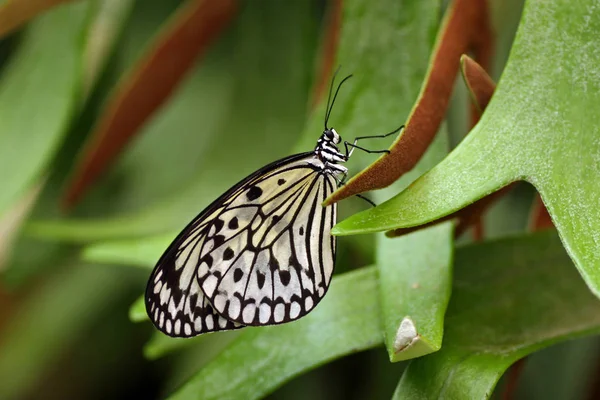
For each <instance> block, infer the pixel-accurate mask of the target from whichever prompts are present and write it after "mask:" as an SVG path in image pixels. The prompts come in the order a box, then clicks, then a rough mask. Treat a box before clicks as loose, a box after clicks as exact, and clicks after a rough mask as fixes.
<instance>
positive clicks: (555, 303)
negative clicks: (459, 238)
mask: <svg viewBox="0 0 600 400" xmlns="http://www.w3.org/2000/svg"><path fill="white" fill-rule="evenodd" d="M453 287H454V290H453V294H452V299H451V300H450V304H449V306H448V311H447V313H446V327H445V333H444V343H443V347H442V349H441V350H440V351H439V352H437V353H435V354H431V355H429V356H427V357H422V358H420V359H417V360H413V361H412V362H411V364H410V365H409V367H408V369H407V371H406V372H405V374H404V375H403V376H402V379H401V381H400V384H399V386H398V389H397V391H396V393H395V397H394V398H398V399H405V398H411V399H412V398H414V399H430V398H441V397H447V398H469V399H476V398H477V399H481V398H489V396H490V395H491V393H492V390H493V388H494V386H495V384H496V382H497V381H498V379H499V378H500V376H501V375H502V373H503V372H504V371H505V370H506V369H507V368H508V367H509V366H510V365H511V364H512V363H514V362H515V361H516V360H518V359H520V358H522V357H523V356H525V355H527V354H529V353H531V352H534V351H536V350H539V349H541V348H543V347H547V346H549V345H552V344H554V343H557V342H559V341H563V340H567V339H571V338H575V337H579V336H582V335H589V334H591V333H597V332H600V302H598V299H597V298H595V297H594V296H593V295H592V294H591V293H590V291H589V290H587V288H586V287H585V284H584V282H583V281H582V280H581V277H580V276H579V275H578V274H577V272H576V271H575V270H574V269H573V267H572V262H571V261H570V260H569V257H568V255H567V254H566V253H565V251H564V249H563V248H562V246H561V245H560V240H559V239H558V237H556V235H555V234H553V233H552V232H543V233H539V234H535V235H532V236H529V237H515V238H510V239H504V240H498V241H494V242H487V243H484V244H480V245H471V246H467V247H464V248H461V249H459V250H458V251H457V253H456V262H455V268H454V286H453ZM565 299H568V302H565ZM524 305H526V306H524Z"/></svg>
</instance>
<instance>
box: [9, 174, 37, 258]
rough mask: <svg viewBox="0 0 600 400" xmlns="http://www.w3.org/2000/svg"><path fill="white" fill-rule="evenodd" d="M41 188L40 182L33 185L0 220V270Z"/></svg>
mask: <svg viewBox="0 0 600 400" xmlns="http://www.w3.org/2000/svg"><path fill="white" fill-rule="evenodd" d="M42 186H43V183H42V182H40V183H38V184H37V185H34V186H33V187H32V188H31V189H30V190H29V191H28V192H27V193H25V195H24V196H23V198H21V199H19V200H18V201H17V202H16V203H15V205H14V206H13V207H12V208H11V209H9V210H8V211H7V212H6V213H4V215H3V216H2V218H1V219H0V270H2V269H4V268H5V266H6V262H7V260H8V259H9V256H10V255H11V252H12V248H13V245H14V242H15V240H16V237H17V232H18V230H19V227H20V226H21V223H22V222H23V220H24V219H25V218H26V217H27V215H28V214H29V212H30V211H31V208H32V207H33V205H34V203H35V200H36V199H37V197H38V195H39V194H40V190H41V188H42Z"/></svg>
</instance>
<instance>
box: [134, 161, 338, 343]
mask: <svg viewBox="0 0 600 400" xmlns="http://www.w3.org/2000/svg"><path fill="white" fill-rule="evenodd" d="M314 162H316V161H315V160H314V157H313V153H304V154H298V155H295V156H291V157H288V158H285V159H282V160H279V161H276V162H274V163H272V164H270V165H268V166H266V167H264V168H262V169H260V170H259V171H256V172H255V173H254V174H252V175H250V176H249V177H247V178H246V179H244V180H243V181H241V182H240V183H238V184H237V185H235V186H234V187H232V188H231V189H230V190H228V191H227V192H226V193H225V194H223V195H222V196H221V197H219V198H218V199H217V200H216V201H214V202H213V203H212V204H211V205H210V206H208V207H207V208H206V209H205V210H204V211H202V212H201V213H200V214H199V215H198V216H197V217H196V218H195V219H194V220H193V221H192V222H191V223H190V224H189V225H188V226H187V227H186V228H185V229H184V230H183V231H182V232H181V233H180V234H179V236H178V237H177V238H176V239H175V240H174V241H173V243H172V244H171V245H170V246H169V248H168V249H167V250H166V252H165V253H164V254H163V256H162V257H161V259H160V260H159V262H158V263H157V265H156V267H155V269H154V271H153V273H152V275H151V278H150V281H149V283H148V286H147V289H146V310H147V312H148V315H149V316H150V318H151V320H152V321H153V323H154V325H155V326H156V327H157V328H158V329H159V330H161V331H162V332H164V333H166V334H167V335H170V336H177V337H189V336H195V335H198V334H201V333H207V332H212V331H217V330H227V329H236V328H241V327H243V325H242V324H241V323H240V322H242V321H243V314H242V312H241V311H242V309H241V304H242V302H240V303H239V304H240V312H239V313H238V314H237V316H236V312H235V307H236V305H235V304H236V300H235V299H239V297H240V296H241V294H242V292H241V291H240V290H236V288H237V289H239V285H232V284H231V283H230V281H231V279H233V280H234V281H235V278H237V277H239V273H240V272H236V271H237V270H238V269H239V267H240V266H244V268H242V272H243V271H246V275H247V279H246V280H245V281H246V282H247V285H248V286H249V287H250V291H246V290H244V292H243V294H244V295H243V296H242V300H244V303H243V304H245V305H246V306H250V304H255V315H254V317H253V319H252V321H251V322H248V323H245V325H262V324H269V323H279V322H286V321H288V320H293V319H295V318H298V317H299V316H301V315H304V314H305V313H306V312H308V311H310V309H311V308H313V307H314V305H316V303H317V302H318V300H320V298H321V297H322V296H323V295H324V294H325V291H326V289H327V285H328V284H329V281H330V279H331V273H332V271H333V264H334V258H335V238H333V237H332V236H330V234H329V230H330V229H331V227H332V226H333V224H334V223H335V211H336V209H335V207H334V206H330V207H327V208H323V207H321V206H320V203H321V202H322V201H323V200H324V199H325V197H327V196H328V195H329V194H330V193H331V192H332V191H333V190H334V188H335V186H336V181H335V178H333V176H331V175H328V174H325V173H323V171H322V170H320V169H319V166H317V165H315V164H314ZM315 196H316V197H315ZM300 199H302V200H305V201H304V203H301V202H299V200H300ZM278 210H279V211H281V212H279V211H278ZM312 211H315V212H316V214H315V215H316V217H311V212H312ZM276 213H279V214H281V219H280V221H279V223H273V222H274V220H275V219H277V214H276ZM286 221H287V222H286ZM302 221H304V225H306V227H305V226H300V225H302ZM317 222H318V223H319V224H321V225H319V224H316V223H317ZM286 223H287V228H286V227H285V225H286ZM315 224H316V225H315ZM313 225H314V227H313ZM309 226H310V228H309ZM301 228H302V229H301ZM294 229H296V233H294ZM315 229H316V230H315ZM317 230H319V232H320V233H319V235H320V236H319V235H317ZM301 231H302V232H303V233H300V232H301ZM304 231H305V232H306V233H304ZM274 232H280V233H282V234H281V235H278V236H277V237H275V236H273V233H274ZM261 235H262V236H261ZM295 235H296V236H300V237H302V236H303V235H304V239H302V240H303V241H302V240H295V239H294V238H293V237H294V236H295ZM319 240H320V242H318V241H319ZM252 243H256V244H257V245H258V247H257V246H254V245H253V244H252ZM319 243H321V244H319ZM290 245H291V246H293V247H290ZM307 246H308V247H310V249H309V250H306V249H308V247H307ZM311 246H312V247H311ZM319 246H321V247H319ZM267 248H268V249H269V254H270V255H271V254H272V255H273V257H271V256H270V255H269V257H268V260H269V262H270V264H269V265H270V266H271V268H274V265H275V262H279V261H280V260H284V259H285V256H286V255H288V253H289V257H288V260H294V261H296V260H297V261H298V265H301V266H303V268H304V269H305V272H304V273H302V272H297V273H296V274H295V275H294V273H292V272H289V273H290V276H289V278H290V279H289V282H288V279H287V278H288V275H287V274H286V272H283V275H281V274H277V276H276V271H273V272H272V273H271V275H270V278H271V280H270V281H269V282H270V283H269V285H271V286H272V288H271V296H270V298H271V299H273V300H272V305H273V307H271V308H270V311H269V312H268V314H270V315H269V318H267V319H265V318H266V316H267V311H264V310H266V306H264V305H262V304H263V303H264V304H266V303H267V302H268V300H266V299H265V296H262V298H260V299H258V301H257V300H256V299H257V298H258V296H261V295H262V294H263V293H265V290H266V289H265V288H267V289H268V286H267V285H266V283H265V281H264V280H262V278H261V277H260V275H259V272H261V271H263V270H264V265H266V264H264V259H265V256H266V255H267V254H266V253H265V252H264V250H265V249H267ZM259 249H260V250H261V251H258V250H259ZM290 249H292V250H290ZM240 253H241V254H240ZM292 253H293V254H294V255H295V257H291V254H292ZM259 256H260V258H259ZM280 264H281V263H280ZM283 264H285V262H283ZM291 265H292V264H287V265H284V269H285V267H290V266H291ZM293 265H296V264H293ZM233 266H235V268H232V267H233ZM296 268H297V267H296ZM315 268H316V269H315ZM287 270H288V271H295V270H292V269H291V267H290V268H287ZM311 271H312V272H311ZM219 273H221V275H219ZM294 277H295V278H296V280H294V282H295V283H291V284H290V282H292V280H293V279H292V278H294ZM225 278H227V279H225ZM251 278H252V279H253V280H254V281H251ZM214 279H217V282H215V281H214ZM250 282H255V284H254V286H251V285H250ZM234 283H236V284H237V283H239V280H238V281H237V282H234ZM284 283H287V284H286V285H283V284H284ZM213 284H214V287H212V286H211V285H213ZM299 284H301V285H302V286H299ZM259 286H260V288H259ZM257 288H258V289H259V290H258V291H257V290H256V289H257ZM206 291H209V292H210V294H209V296H206V293H207V292H206ZM225 293H232V297H230V298H227V299H226V301H225V303H224V304H223V302H222V301H221V300H220V299H221V297H219V298H217V295H219V294H220V295H223V294H225ZM268 298H269V297H268V296H267V299H268ZM309 298H310V299H312V300H307V299H309ZM261 300H264V301H263V302H262V303H261ZM213 302H217V303H218V304H219V306H220V307H219V308H218V309H215V307H214V306H213ZM278 304H281V305H282V306H283V307H284V310H288V311H284V317H283V319H281V318H279V316H280V315H281V312H282V311H279V310H280V309H281V307H282V306H277V305H278ZM250 307H251V306H250ZM261 307H262V308H261ZM286 307H287V308H286ZM298 307H300V309H299V311H298V312H297V311H296V310H297V309H298ZM260 310H263V311H260ZM244 311H245V313H246V315H248V314H249V311H248V307H245V308H244ZM259 311H260V312H259ZM223 315H226V316H227V317H228V318H224V317H223ZM260 315H262V317H261V316H260ZM247 319H248V320H249V318H247ZM280 319H281V320H280ZM262 321H267V322H264V323H263V322H262Z"/></svg>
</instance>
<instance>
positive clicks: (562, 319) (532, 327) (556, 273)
mask: <svg viewBox="0 0 600 400" xmlns="http://www.w3.org/2000/svg"><path fill="white" fill-rule="evenodd" d="M455 271H456V272H455V280H454V288H455V289H454V294H453V297H452V300H451V302H450V305H449V308H448V313H447V317H446V333H445V335H444V343H445V344H444V346H443V347H442V349H441V350H440V351H439V352H437V353H435V354H431V355H428V356H425V357H421V358H419V359H417V360H414V361H412V362H411V364H410V366H409V368H408V370H407V372H406V374H405V375H404V376H403V378H402V380H401V382H400V386H399V388H398V392H397V393H396V396H397V398H423V399H429V398H438V397H440V396H442V397H443V396H447V397H452V396H455V397H456V398H485V397H488V396H489V394H491V393H492V390H493V388H494V386H495V383H496V382H497V380H498V379H499V378H500V376H501V375H502V373H503V372H504V370H505V369H506V368H507V367H508V366H510V365H511V364H512V363H513V362H514V361H515V360H517V359H519V358H521V357H523V356H524V355H526V354H529V353H531V352H533V351H535V350H538V349H540V348H542V347H546V346H549V345H551V344H553V343H556V342H558V341H562V340H566V339H569V338H573V337H578V336H581V335H586V334H590V333H593V332H600V302H598V301H597V299H596V298H595V297H594V296H593V295H592V294H591V293H590V292H589V291H588V290H587V289H586V288H585V285H584V283H583V282H582V280H581V278H580V277H579V275H578V274H577V273H576V272H575V270H574V269H573V268H572V263H571V261H570V260H569V258H568V256H567V254H566V253H565V252H564V250H563V249H562V247H561V246H560V241H559V240H558V238H557V237H556V236H555V235H554V234H552V233H543V234H536V235H534V236H521V237H516V238H510V239H504V240H499V241H496V242H490V243H485V244H477V245H471V246H467V247H463V248H460V249H459V250H458V252H457V254H456V266H455ZM375 272H376V270H375V269H374V268H367V269H363V270H360V271H355V272H351V273H347V274H344V275H343V276H340V277H337V278H336V279H334V282H333V284H332V288H331V291H330V293H329V294H328V295H327V297H326V298H325V299H324V300H323V302H322V303H321V304H320V305H319V307H317V309H316V310H315V311H314V312H313V313H311V314H310V315H308V316H307V317H306V318H303V319H302V320H299V321H297V322H294V323H290V324H287V325H283V326H277V327H269V328H258V329H256V328H249V329H247V330H245V331H242V332H241V333H240V335H239V337H238V338H237V339H236V340H235V341H234V343H233V344H232V345H231V346H230V347H228V348H227V349H226V350H224V351H223V352H222V353H221V354H220V355H218V356H217V357H216V358H215V359H214V360H213V361H212V362H211V363H210V364H208V365H207V366H206V367H205V368H204V369H202V370H201V371H200V372H199V373H198V374H197V375H196V376H195V377H194V378H192V380H191V381H190V382H189V383H187V384H186V385H185V386H184V387H183V388H182V389H181V390H180V391H179V392H177V394H176V395H175V396H173V398H176V399H210V398H223V397H227V398H244V399H249V398H258V397H262V396H264V395H265V394H266V393H268V392H270V391H271V390H273V389H274V388H275V387H276V386H278V385H280V384H281V383H282V382H284V381H286V380H288V379H290V377H292V376H294V375H296V374H298V373H300V372H302V371H306V370H307V369H310V368H314V367H315V366H318V365H320V364H322V363H324V362H326V361H328V360H330V359H332V358H334V357H339V356H341V355H344V354H348V353H351V352H354V351H357V350H360V349H365V348H369V347H373V346H375V345H377V344H379V343H381V340H382V338H381V337H380V333H379V332H380V329H379V320H380V318H379V312H380V311H379V307H378V305H377V301H376V299H375V298H374V296H373V294H372V292H373V291H375V290H376V289H377V277H376V273H375ZM564 299H569V303H568V305H567V303H565V302H564ZM524 305H526V306H524ZM565 307H568V308H565ZM507 321H510V323H507ZM317 337H318V338H319V340H315V338H317Z"/></svg>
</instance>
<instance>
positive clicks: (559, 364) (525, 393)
mask: <svg viewBox="0 0 600 400" xmlns="http://www.w3.org/2000/svg"><path fill="white" fill-rule="evenodd" d="M599 354H600V342H599V341H598V337H597V336H595V337H589V338H584V339H579V340H573V341H569V342H566V343H561V344H559V345H556V346H552V347H550V348H547V349H544V350H542V351H539V352H536V353H534V354H532V355H530V356H528V357H527V359H526V360H524V361H525V366H524V367H523V371H522V373H521V376H520V377H519V382H518V387H517V391H516V396H514V398H515V399H527V400H538V399H539V400H544V399H553V400H570V399H586V398H593V395H594V394H593V393H592V394H591V393H590V388H591V387H592V385H593V383H594V382H595V381H596V379H597V378H596V377H597V374H598V372H597V365H598V355H599Z"/></svg>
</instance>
